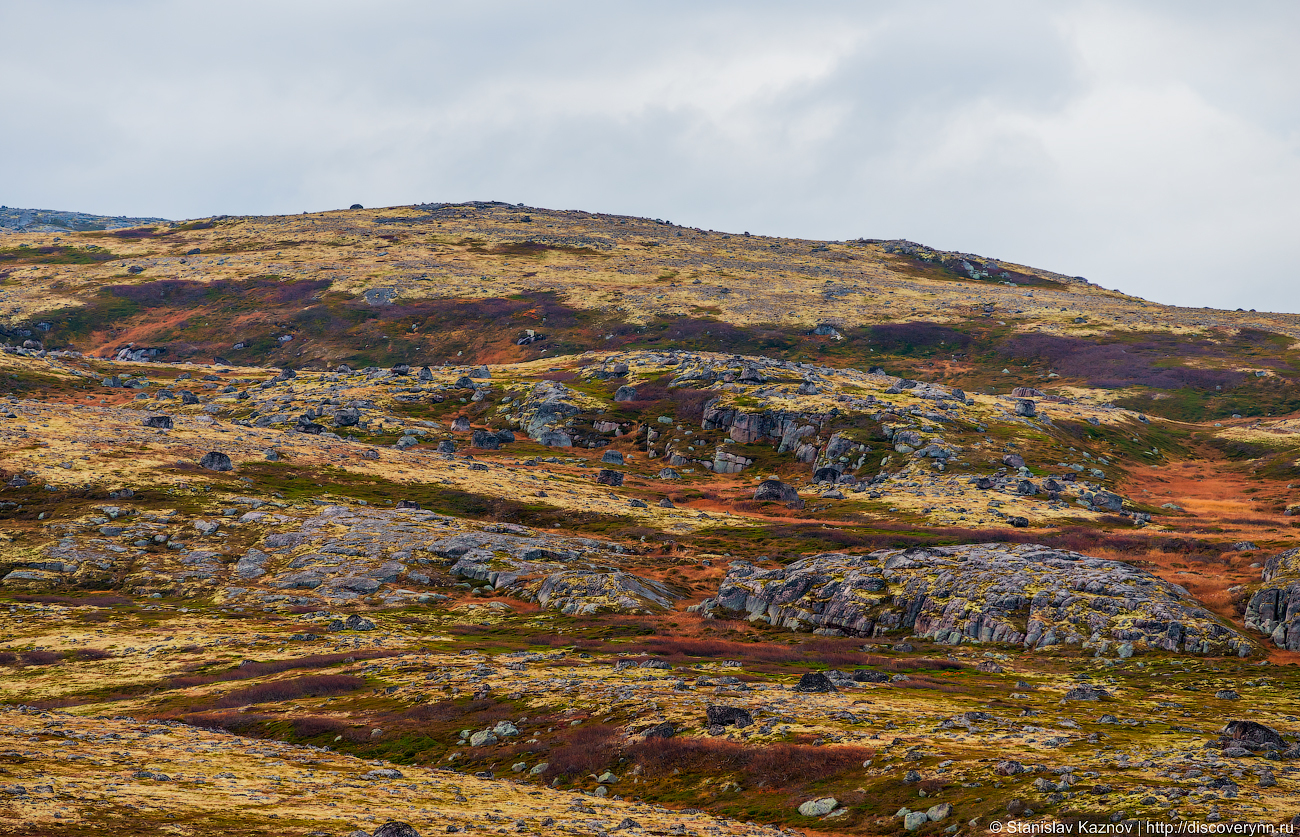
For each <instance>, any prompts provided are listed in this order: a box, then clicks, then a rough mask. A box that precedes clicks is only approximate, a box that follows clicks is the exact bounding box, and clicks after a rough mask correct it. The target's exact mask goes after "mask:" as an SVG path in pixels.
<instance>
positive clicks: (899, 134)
mask: <svg viewBox="0 0 1300 837" xmlns="http://www.w3.org/2000/svg"><path fill="white" fill-rule="evenodd" d="M0 32H3V33H5V37H4V47H3V49H0V78H2V79H3V81H2V82H0V204H6V205H8V206H20V207H33V208H42V209H74V210H81V211H87V212H96V213H102V214H111V215H150V216H162V217H168V218H191V217H199V216H206V215H211V214H218V213H224V214H240V215H254V214H277V213H285V212H302V211H304V210H308V211H315V210H323V209H332V208H338V207H345V206H347V205H349V204H351V203H353V202H359V203H363V204H365V205H366V206H368V207H370V206H385V205H393V204H409V203H415V202H420V201H456V200H474V199H478V200H502V201H509V202H511V203H526V204H528V205H531V206H542V207H552V208H560V209H586V210H593V211H605V212H618V213H627V214H633V215H643V216H649V217H656V218H664V219H667V220H671V221H673V222H675V223H679V224H685V225H688V226H696V227H704V228H711V229H719V230H732V231H743V230H749V231H751V232H754V233H763V234H772V235H789V236H800V237H806V238H821V239H847V238H857V237H864V236H865V237H869V238H895V237H898V238H909V239H912V240H914V241H920V242H922V243H924V244H928V245H930V246H934V247H940V248H945V249H952V250H964V251H968V252H973V253H978V254H981V255H986V256H992V257H995V258H1002V259H1007V260H1010V261H1017V262H1021V263H1024V264H1030V265H1034V266H1036V267H1042V268H1047V269H1049V270H1055V271H1059V272H1062V273H1068V274H1073V275H1082V276H1086V277H1087V278H1089V279H1090V280H1092V281H1093V282H1096V283H1097V284H1100V285H1102V286H1104V287H1108V288H1118V289H1120V290H1123V291H1126V292H1129V293H1134V294H1138V295H1141V296H1144V297H1147V298H1149V299H1154V300H1159V301H1161V302H1171V303H1178V304H1182V305H1209V306H1216V307H1226V308H1238V307H1242V308H1258V309H1260V310H1274V311H1278V310H1281V311H1292V312H1300V259H1297V257H1296V251H1297V248H1296V244H1297V242H1298V241H1300V49H1297V47H1296V44H1297V41H1298V39H1300V3H1296V2H1294V0H1285V2H1248V0H1247V1H1245V2H1242V1H1239V2H1234V3H1223V2H1196V1H1195V0H1176V1H1175V2H1127V3H1118V2H1070V1H1069V0H1054V2H1050V3H1048V2H1041V0H1034V2H980V0H955V2H942V0H936V1H935V2H926V0H906V2H868V0H857V2H848V3H834V2H786V3H765V2H759V1H758V0H744V2H735V3H727V2H716V3H710V2H704V0H692V2H680V3H677V2H662V0H661V2H655V3H634V2H611V0H602V2H589V3H579V2H490V0H472V2H463V3H450V2H445V3H434V2H428V0H424V1H423V2H384V1H383V0H366V1H365V2H361V0H357V2H330V0H303V2H280V1H279V0H258V1H257V2H241V1H240V0H221V2H215V3H197V2H176V1H175V0H170V1H169V2H131V0H114V2H111V3H107V2H102V0H90V1H89V2H59V1H58V0H36V1H35V2H18V0H0Z"/></svg>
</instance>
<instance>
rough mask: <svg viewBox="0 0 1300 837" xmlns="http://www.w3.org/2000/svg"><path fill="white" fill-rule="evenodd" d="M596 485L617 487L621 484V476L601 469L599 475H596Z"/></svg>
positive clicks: (606, 469) (615, 472)
mask: <svg viewBox="0 0 1300 837" xmlns="http://www.w3.org/2000/svg"><path fill="white" fill-rule="evenodd" d="M596 484H597V485H609V486H614V487H618V486H620V485H622V484H623V475H622V474H621V473H620V472H618V471H611V470H609V469H608V468H601V469H600V473H598V474H596Z"/></svg>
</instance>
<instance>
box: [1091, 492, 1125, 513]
mask: <svg viewBox="0 0 1300 837" xmlns="http://www.w3.org/2000/svg"><path fill="white" fill-rule="evenodd" d="M1092 505H1093V506H1094V507H1096V508H1098V509H1104V510H1106V511H1112V512H1120V511H1123V510H1124V498H1123V497H1120V496H1119V495H1118V494H1112V493H1110V492H1109V491H1098V492H1097V493H1096V494H1094V495H1092Z"/></svg>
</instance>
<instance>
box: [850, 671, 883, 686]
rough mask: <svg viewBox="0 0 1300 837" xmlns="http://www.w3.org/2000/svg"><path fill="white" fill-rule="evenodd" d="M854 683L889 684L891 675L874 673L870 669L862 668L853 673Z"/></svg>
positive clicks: (879, 672)
mask: <svg viewBox="0 0 1300 837" xmlns="http://www.w3.org/2000/svg"><path fill="white" fill-rule="evenodd" d="M852 677H853V682H854V683H888V682H889V675H888V674H885V673H884V672H881V671H872V670H871V669H869V668H860V669H858V670H857V671H855V672H853V675H852Z"/></svg>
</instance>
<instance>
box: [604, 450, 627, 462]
mask: <svg viewBox="0 0 1300 837" xmlns="http://www.w3.org/2000/svg"><path fill="white" fill-rule="evenodd" d="M600 461H601V462H604V463H605V464H606V465H622V464H623V452H622V451H617V450H607V451H605V452H604V453H602V454H601V455H600Z"/></svg>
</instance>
